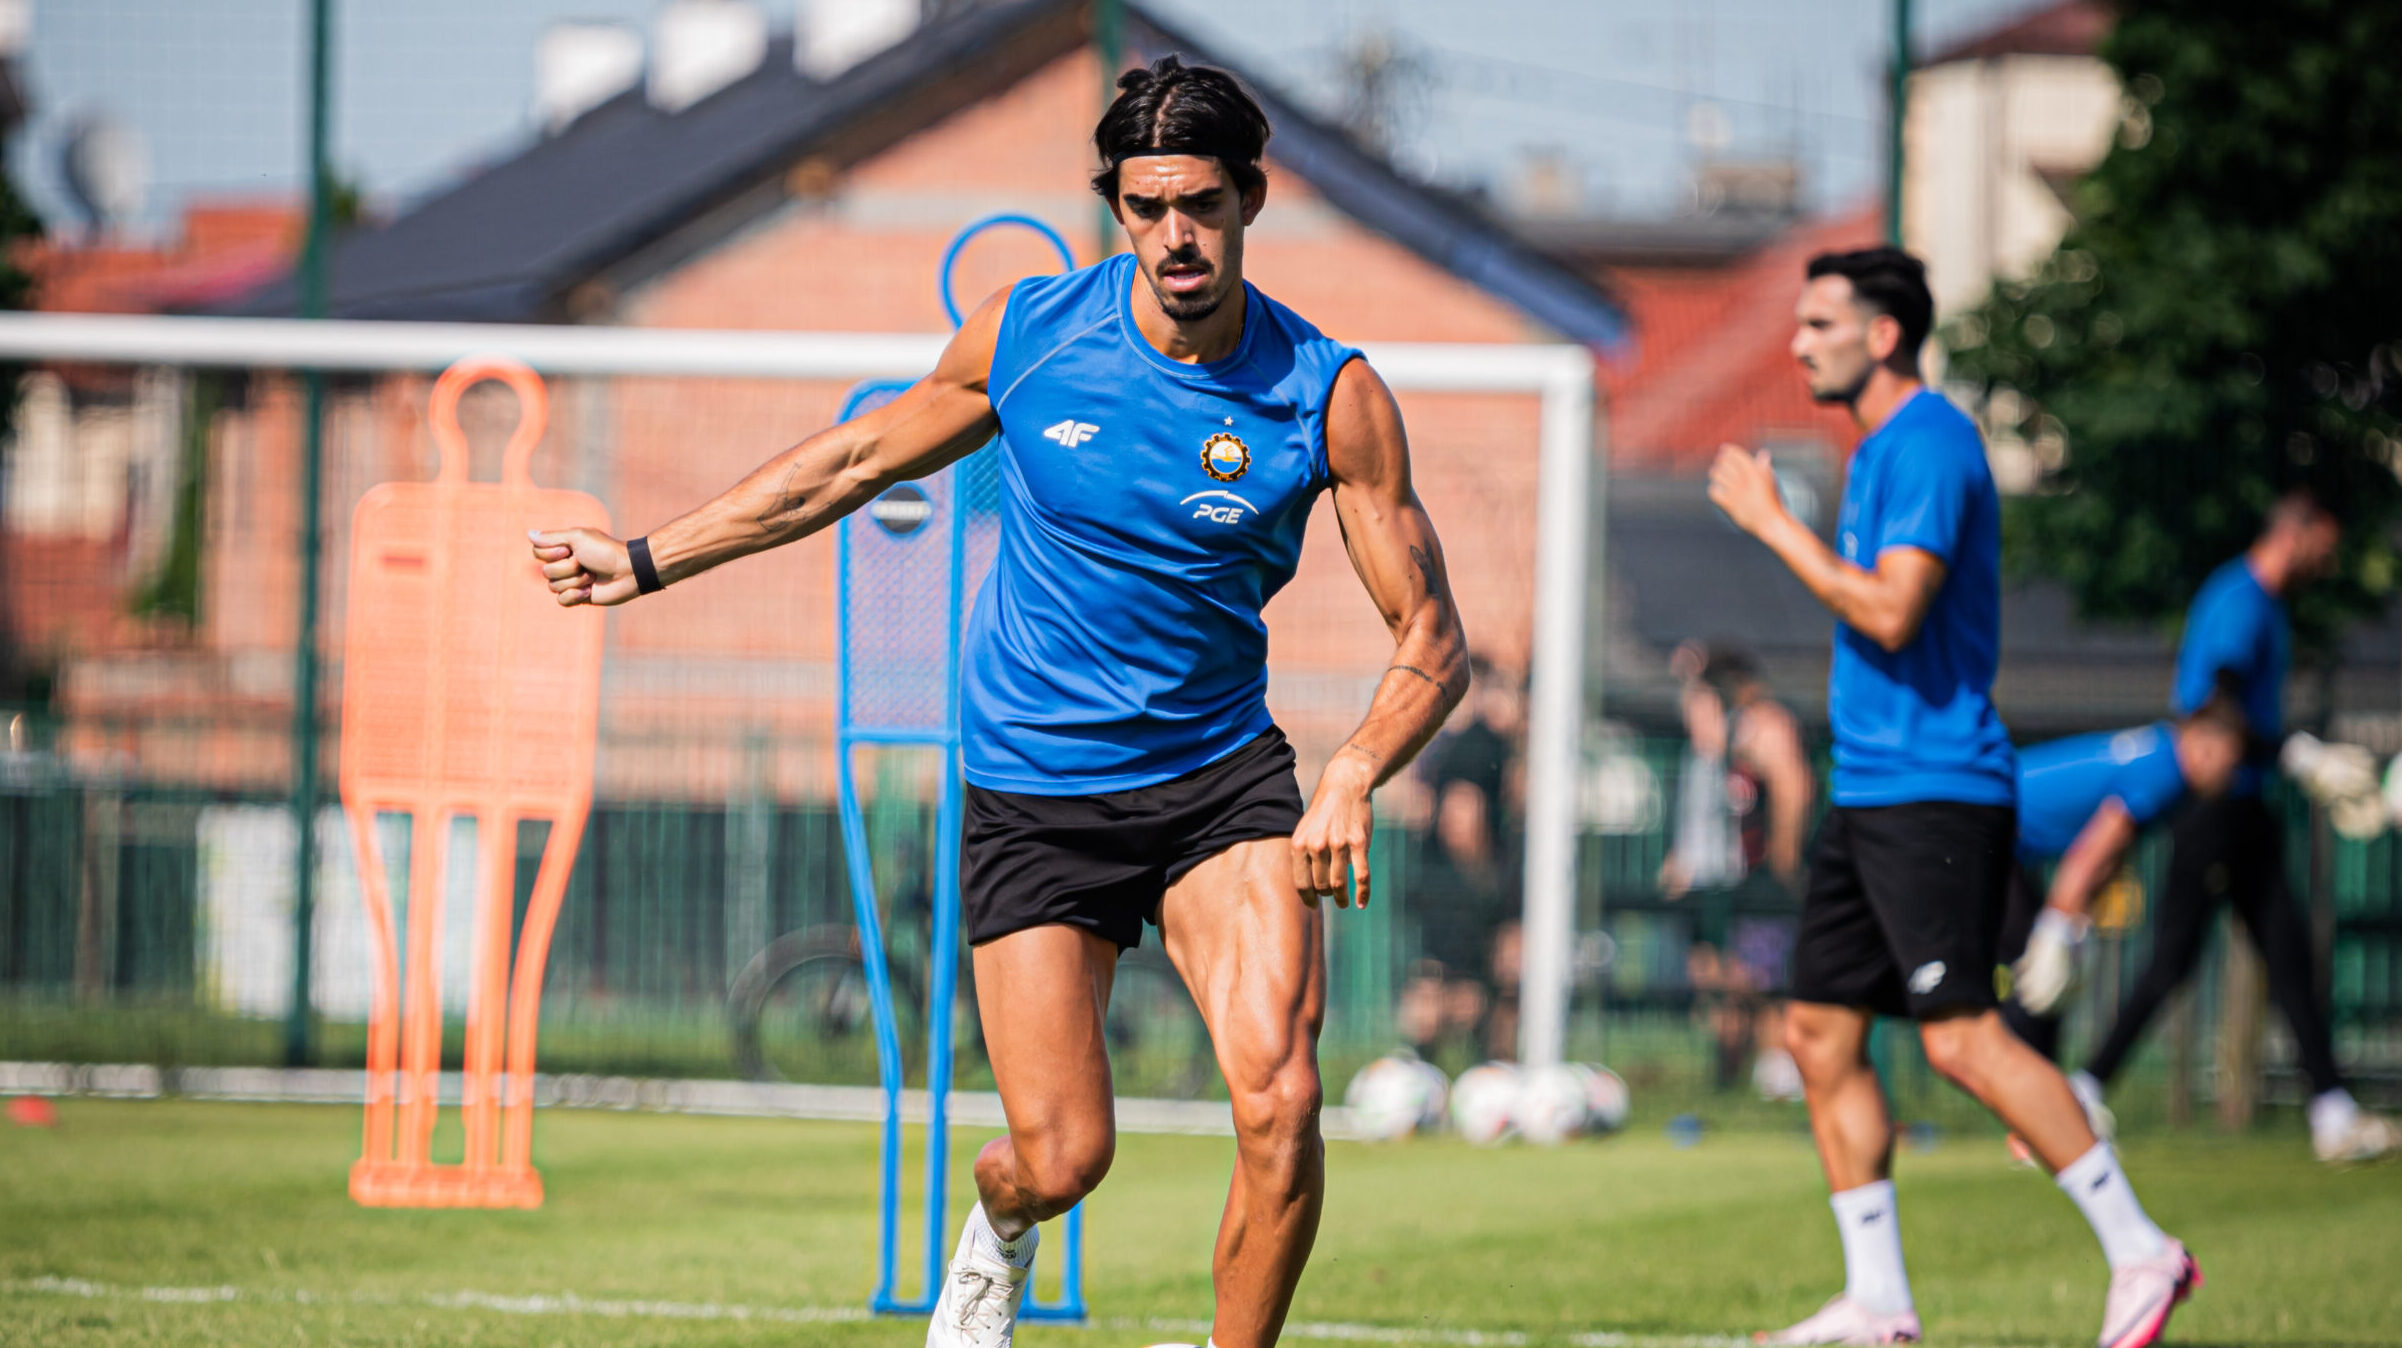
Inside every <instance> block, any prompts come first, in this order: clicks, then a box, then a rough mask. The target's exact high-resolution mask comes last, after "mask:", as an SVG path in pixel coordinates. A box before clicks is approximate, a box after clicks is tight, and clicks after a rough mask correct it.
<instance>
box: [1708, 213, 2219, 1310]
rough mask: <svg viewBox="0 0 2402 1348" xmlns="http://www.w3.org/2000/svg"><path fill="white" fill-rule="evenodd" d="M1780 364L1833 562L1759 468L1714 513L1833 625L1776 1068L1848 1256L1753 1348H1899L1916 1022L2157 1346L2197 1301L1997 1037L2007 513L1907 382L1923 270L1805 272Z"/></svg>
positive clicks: (1963, 442)
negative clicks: (1823, 476)
mask: <svg viewBox="0 0 2402 1348" xmlns="http://www.w3.org/2000/svg"><path fill="white" fill-rule="evenodd" d="M1806 277H1807V279H1806V281H1805V282H1804V285H1803V289H1802V295H1801V299H1800V302H1799V303H1798V304H1797V305H1796V306H1795V312H1794V319H1795V331H1794V335H1793V343H1792V351H1793V356H1794V359H1795V360H1796V361H1798V362H1799V363H1800V364H1801V366H1802V369H1803V370H1804V372H1805V374H1806V377H1807V379H1808V382H1809V386H1810V392H1811V394H1812V395H1813V396H1814V397H1816V398H1817V399H1818V400H1819V401H1820V402H1824V403H1834V404H1841V405H1843V406H1845V407H1847V408H1849V409H1850V411H1851V414H1852V419H1853V421H1854V422H1855V423H1856V424H1857V425H1858V426H1859V428H1860V430H1861V431H1862V432H1863V433H1864V437H1865V438H1863V439H1862V440H1861V442H1860V445H1859V448H1858V449H1857V450H1855V451H1854V452H1853V454H1852V458H1851V463H1850V466H1849V469H1848V471H1847V473H1846V478H1845V482H1844V488H1843V504H1842V510H1841V514H1840V516H1839V522H1838V525H1837V528H1836V536H1835V539H1834V545H1833V546H1831V547H1830V546H1829V545H1828V542H1827V541H1826V540H1824V539H1821V538H1820V537H1819V536H1818V534H1817V532H1816V531H1815V530H1814V529H1812V528H1811V527H1810V526H1809V525H1808V524H1806V523H1804V522H1803V521H1802V520H1800V519H1799V518H1797V517H1796V516H1795V515H1794V514H1793V513H1792V512H1791V511H1789V510H1788V509H1786V507H1785V503H1784V499H1783V495H1782V493H1781V491H1780V490H1779V488H1778V484H1777V478H1776V470H1775V467H1774V465H1773V464H1771V463H1770V462H1769V459H1768V455H1767V453H1766V452H1765V451H1760V452H1754V451H1751V450H1747V449H1744V448H1743V447H1742V446H1739V445H1728V446H1726V447H1724V448H1722V449H1721V450H1719V452H1718V458H1717V461H1716V462H1715V463H1713V464H1712V465H1711V468H1710V500H1711V501H1712V502H1713V503H1715V504H1716V505H1717V506H1718V507H1719V509H1721V510H1723V511H1725V512H1726V515H1727V518H1728V519H1729V520H1731V521H1732V522H1733V523H1734V524H1735V526H1736V527H1737V528H1740V529H1742V530H1743V531H1744V532H1745V533H1748V534H1750V535H1752V536H1753V537H1755V538H1757V539H1759V540H1760V541H1761V542H1762V543H1763V544H1765V545H1766V546H1767V547H1768V549H1769V550H1770V551H1771V552H1773V553H1775V554H1776V556H1777V558H1778V560H1779V561H1781V562H1783V563H1784V564H1785V565H1786V567H1787V568H1789V569H1790V570H1791V571H1792V572H1793V574H1794V576H1795V577H1796V578H1797V579H1799V580H1800V581H1801V582H1802V584H1803V585H1804V586H1806V587H1808V589H1809V591H1810V593H1811V594H1812V595H1813V596H1814V597H1816V598H1817V599H1818V601H1819V602H1820V603H1822V604H1824V605H1825V606H1826V607H1827V608H1828V609H1829V610H1830V611H1832V613H1833V614H1834V616H1835V618H1836V620H1837V621H1836V625H1835V641H1834V658H1833V661H1832V666H1831V668H1830V670H1829V673H1828V678H1827V719H1828V721H1829V722H1830V723H1831V724H1832V725H1833V727H1834V732H1835V775H1834V780H1833V785H1832V787H1831V790H1830V793H1829V794H1830V795H1831V796H1832V797H1833V805H1832V807H1831V808H1830V809H1829V810H1828V811H1827V814H1826V818H1825V820H1824V822H1823V823H1821V824H1820V826H1819V830H1818V837H1817V841H1816V842H1815V843H1814V844H1813V845H1812V847H1811V854H1810V882H1809V889H1808V892H1807V893H1806V894H1805V895H1804V897H1803V900H1802V917H1801V928H1800V933H1799V936H1798V938H1797V941H1796V944H1795V950H1794V959H1793V979H1792V990H1793V1002H1792V1005H1791V1007H1790V1008H1789V1009H1788V1012H1787V1016H1786V1025H1787V1031H1786V1040H1787V1045H1788V1047H1790V1048H1791V1049H1792V1050H1793V1056H1794V1059H1795V1061H1796V1062H1797V1063H1799V1065H1800V1066H1801V1070H1802V1082H1803V1085H1804V1088H1805V1090H1806V1092H1807V1095H1808V1099H1809V1106H1810V1127H1811V1131H1812V1133H1813V1135H1814V1136H1815V1138H1816V1141H1817V1144H1818V1154H1819V1160H1820V1163H1821V1164H1822V1165H1823V1166H1824V1168H1825V1172H1826V1178H1827V1185H1828V1188H1829V1189H1830V1190H1832V1195H1831V1198H1830V1206H1831V1207H1832V1208H1833V1209H1834V1215H1835V1223H1836V1230H1837V1232H1838V1233H1839V1235H1840V1236H1841V1238H1842V1242H1843V1256H1844V1260H1843V1262H1844V1287H1843V1290H1842V1291H1841V1292H1840V1293H1838V1294H1836V1295H1835V1296H1834V1297H1832V1298H1831V1299H1829V1300H1828V1302H1827V1303H1826V1305H1825V1306H1823V1307H1822V1308H1820V1310H1819V1311H1818V1313H1817V1314H1815V1315H1811V1316H1809V1317H1808V1318H1806V1319H1804V1320H1802V1321H1801V1322H1800V1323H1798V1324H1795V1325H1793V1326H1791V1327H1790V1328H1787V1329H1784V1330H1780V1331H1778V1332H1776V1333H1774V1334H1769V1335H1764V1336H1762V1337H1763V1340H1764V1341H1765V1342H1769V1343H1785V1344H1815V1343H1845V1344H1850V1343H1867V1344H1874V1343H1906V1342H1913V1341H1915V1340H1917V1339H1918V1338H1919V1336H1920V1327H1919V1320H1918V1313H1917V1309H1916V1307H1915V1305H1914V1303H1913V1301H1912V1298H1911V1293H1910V1281H1909V1276H1908V1274H1907V1272H1906V1270H1905V1269H1904V1266H1903V1261H1902V1246H1901V1233H1900V1229H1899V1228H1900V1222H1899V1217H1898V1213H1897V1209H1896V1198H1895V1193H1894V1188H1893V1181H1892V1173H1893V1140H1894V1135H1893V1119H1892V1115H1891V1114H1890V1113H1889V1112H1888V1111H1887V1109H1886V1105H1885V1097H1884V1092H1883V1089H1882V1083H1881V1082H1880V1081H1879V1080H1878V1076H1877V1071H1876V1067H1875V1065H1874V1064H1873V1063H1872V1062H1871V1061H1870V1059H1869V1054H1868V1035H1869V1030H1870V1027H1871V1026H1872V1025H1873V1024H1874V1021H1875V1017H1876V1016H1877V1015H1879V1014H1884V1015H1893V1016H1904V1015H1906V1016H1909V1017H1910V1018H1912V1019H1914V1020H1916V1021H1917V1022H1918V1035H1919V1042H1920V1043H1921V1044H1922V1045H1924V1047H1925V1049H1926V1056H1927V1061H1928V1063H1929V1064H1930V1065H1931V1066H1933V1067H1934V1068H1935V1070H1936V1071H1938V1072H1940V1073H1942V1074H1943V1076H1944V1077H1945V1078H1946V1079H1947V1080H1949V1081H1951V1082H1953V1083H1954V1084H1955V1085H1958V1086H1959V1087H1960V1088H1961V1089H1962V1090H1965V1091H1967V1092H1968V1093H1969V1094H1970V1095H1972V1096H1974V1097H1975V1098H1976V1099H1977V1100H1978V1101H1979V1102H1980V1103H1982V1104H1983V1105H1984V1106H1985V1107H1986V1108H1987V1109H1989V1110H1991V1111H1993V1113H1994V1114H1995V1115H1996V1116H1997V1117H1999V1118H2000V1119H2001V1120H2002V1121H2003V1122H2004V1123H2006V1124H2008V1125H2009V1126H2010V1127H2011V1128H2012V1129H2013V1130H2015V1131H2016V1132H2017V1133H2018V1134H2019V1135H2020V1136H2022V1137H2024V1138H2025V1139H2026V1140H2027V1143H2028V1145H2029V1146H2030V1147H2031V1148H2032V1149H2033V1150H2034V1152H2035V1153H2036V1155H2037V1156H2039V1157H2040V1158H2042V1160H2043V1163H2044V1164H2045V1165H2046V1166H2047V1167H2048V1168H2049V1169H2050V1170H2051V1171H2052V1173H2053V1176H2054V1178H2055V1180H2056V1181H2057V1183H2058V1185H2059V1187H2060V1190H2061V1192H2062V1193H2063V1194H2064V1195H2065V1196H2067V1197H2068V1198H2069V1199H2070V1200H2071V1201H2072V1202H2074V1203H2075V1204H2076V1205H2077V1208H2078V1210H2079V1212H2081V1213H2082V1214H2083V1215H2084V1217H2085V1219H2086V1221H2087V1223H2088V1224H2089V1225H2091V1226H2092V1228H2093V1232H2094V1235H2095V1237H2096V1238H2097V1239H2098V1240H2099V1241H2100V1243H2101V1246H2102V1255H2103V1258H2104V1260H2105V1261H2107V1263H2108V1264H2109V1266H2110V1287H2109V1291H2108V1294H2107V1296H2106V1298H2105V1300H2104V1303H2103V1310H2102V1332H2101V1334H2100V1336H2099V1339H2098V1342H2099V1344H2100V1345H2101V1348H2144V1345H2148V1344H2152V1343H2156V1342H2158V1341H2159V1338H2160V1335H2161V1333H2162V1332H2163V1331H2164V1330H2165V1329H2166V1327H2167V1324H2168V1318H2169V1315H2170V1313H2171V1312H2172V1311H2173V1310H2174V1309H2175V1308H2176V1307H2177V1305H2178V1304H2179V1303H2180V1302H2182V1301H2184V1300H2185V1298H2186V1296H2187V1295H2188V1293H2189V1292H2190V1291H2191V1290H2192V1289H2193V1288H2194V1286H2195V1285H2197V1284H2198V1282H2199V1281H2200V1270H2199V1269H2198V1268H2197V1267H2196V1266H2195V1263H2194V1260H2193V1257H2192V1256H2191V1255H2189V1254H2188V1253H2187V1252H2186V1250H2185V1247H2184V1246H2183V1245H2181V1244H2179V1243H2178V1242H2177V1241H2175V1240H2173V1239H2171V1238H2170V1237H2169V1236H2168V1235H2167V1234H2165V1233H2164V1232H2162V1231H2161V1229H2160V1228H2159V1227H2158V1226H2157V1225H2156V1224H2154V1223H2153V1221H2152V1219H2151V1218H2150V1217H2149V1216H2148V1215H2147V1214H2146V1213H2145V1212H2144V1210H2143V1205H2142V1204H2141V1203H2139V1202H2138V1201H2137V1200H2136V1197H2135V1191H2134V1189H2133V1188H2132V1186H2130V1185H2129V1183H2128V1182H2127V1177H2126V1175H2125V1173H2124V1172H2123V1171H2122V1170H2121V1169H2120V1167H2119V1163H2118V1156H2117V1153H2116V1152H2115V1151H2114V1150H2113V1149H2112V1148H2111V1146H2110V1144H2109V1143H2108V1142H2106V1141H2103V1140H2101V1139H2099V1138H2097V1137H2095V1136H2094V1133H2093V1130H2092V1128H2091V1126H2090V1125H2089V1124H2088V1123H2087V1122H2086V1119H2085V1115H2084V1111H2083V1110H2082V1109H2081V1108H2079V1106H2078V1103H2077V1097H2076V1096H2075V1095H2074V1094H2073V1093H2072V1092H2071V1091H2070V1089H2069V1086H2068V1082H2067V1081H2066V1080H2065V1079H2063V1078H2062V1076H2061V1075H2060V1071H2059V1069H2058V1068H2056V1067H2054V1066H2053V1065H2052V1064H2051V1062H2050V1061H2048V1060H2047V1059H2045V1058H2043V1057H2042V1056H2040V1055H2038V1054H2037V1053H2036V1052H2035V1051H2034V1050H2032V1049H2030V1048H2028V1047H2027V1046H2026V1044H2025V1043H2024V1042H2022V1041H2021V1040H2020V1039H2019V1038H2018V1036H2016V1035H2014V1034H2012V1033H2011V1032H2010V1029H2009V1027H2008V1026H2007V1025H2005V1024H2003V1023H2002V1018H2001V1013H2000V1008H1999V1006H1998V1003H1997V999H1996V997H1995V995H1994V979H1993V971H1994V945H1995V941H1996V939H1997V937H1998V936H1999V934H2000V928H2001V917H2002V905H2003V896H2004V893H2005V891H2006V889H2007V887H2008V883H2009V875H2010V866H2011V862H2012V859H2013V858H2012V852H2013V847H2014V844H2015V842H2016V840H2017V834H2018V818H2017V809H2016V805H2017V799H2018V775H2017V771H2016V764H2015V759H2014V755H2013V753H2012V749H2011V745H2010V737H2009V733H2008V731H2007V730H2005V729H2004V727H2003V725H2002V720H2001V715H2000V713H1999V712H1997V711H1996V710H1995V709H1994V705H1993V678H1994V674H1995V671H1996V669H1997V667H1998V666H1999V663H2000V657H2001V607H2002V594H2001V562H2002V557H2001V551H2002V540H2001V498H2000V495H1999V493H1998V492H1997V491H1996V490H1995V487H1994V482H1993V473H1992V469H1991V468H1990V467H1989V466H1988V463H1987V460H1986V456H1985V445H1984V441H1983V437H1982V436H1980V435H1979V434H1978V432H1977V427H1976V423H1975V422H1973V421H1971V420H1970V419H1969V418H1968V416H1967V415H1966V414H1965V413H1963V412H1961V411H1960V409H1958V408H1957V407H1954V406H1953V405H1952V404H1951V403H1950V402H1949V401H1947V400H1946V399H1945V398H1944V397H1943V395H1942V394H1940V393H1937V392H1935V391H1934V390H1933V389H1930V388H1928V387H1927V386H1926V384H1925V382H1924V380H1923V379H1922V378H1921V376H1920V374H1919V352H1920V350H1921V349H1922V348H1923V347H1924V346H1925V344H1926V340H1927V335H1928V333H1929V332H1930V330H1931V329H1932V328H1933V326H1934V315H1935V300H1934V296H1933V295H1932V294H1931V293H1930V292H1929V291H1928V289H1927V281H1926V266H1925V264H1924V263H1922V262H1920V261H1919V260H1918V259H1917V258H1915V257H1912V256H1910V255H1909V254H1908V253H1905V252H1903V251H1901V250H1900V249H1898V248H1871V249H1863V250H1861V251H1858V252H1851V253H1828V254H1822V255H1820V256H1818V257H1815V258H1812V259H1811V260H1810V262H1809V264H1808V267H1807V268H1806Z"/></svg>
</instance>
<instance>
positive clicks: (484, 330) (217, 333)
mask: <svg viewBox="0 0 2402 1348" xmlns="http://www.w3.org/2000/svg"><path fill="white" fill-rule="evenodd" d="M945 341H946V339H945V337H944V336H943V335H941V334H935V333H927V334H897V333H839V332H746V331H710V330H695V329H649V328H618V327H578V326H568V325H559V326H548V325H507V324H471V323H406V322H361V321H347V320H319V321H301V320H286V319H235V318H195V317H168V316H150V315H96V314H0V359H5V360H12V361H21V362H91V363H100V364H111V365H122V366H144V365H158V366H179V367H186V368H213V369H268V370H324V371H329V372H345V371H347V372H360V373H400V372H418V373H432V372H436V371H439V370H441V369H443V368H445V367H447V366H448V365H450V364H451V363H452V362H454V361H456V360H458V359H460V358H462V357H464V356H468V355H472V354H478V353H486V352H502V353H506V354H508V355H510V356H512V357H514V358H516V359H518V360H521V361H523V362H524V363H525V364H527V365H528V366H531V367H532V368H533V369H534V370H535V371H537V372H538V373H540V374H543V375H546V376H611V375H626V376H692V377H717V378H747V379H790V380H813V381H827V382H845V383H847V382H853V381H859V380H867V379H914V378H917V377H919V376H920V375H922V374H923V373H924V372H925V371H927V370H929V369H931V368H933V366H934V363H935V360H936V358H937V356H938V355H939V354H940V352H941V351H942V348H943V346H944V343H945ZM1361 350H1362V351H1363V352H1364V353H1365V354H1366V356H1367V358H1368V359H1369V361H1370V362H1371V363H1372V364H1373V365H1374V366H1375V367H1376V369H1377V371H1378V373H1379V374H1380V375H1382V376H1383V378H1384V380H1385V382H1386V383H1387V384H1388V385H1389V386H1391V387H1392V388H1393V389H1394V390H1395V391H1396V392H1397V393H1403V394H1407V393H1515V394H1522V395H1530V396H1533V397H1535V398H1537V399H1539V402H1540V407H1541V412H1540V430H1539V436H1538V439H1539V459H1540V463H1539V472H1540V483H1541V487H1540V491H1539V492H1538V502H1537V507H1536V519H1535V533H1536V537H1535V540H1534V553H1535V559H1536V564H1535V584H1534V591H1535V593H1534V595H1533V623H1532V640H1531V645H1530V652H1529V660H1528V664H1529V670H1528V674H1529V683H1528V693H1529V697H1528V716H1527V734H1526V780H1527V803H1526V821H1525V836H1526V848H1525V873H1524V904H1525V913H1524V920H1525V928H1524V935H1525V963H1524V967H1523V973H1522V978H1523V982H1522V985H1521V1028H1520V1052H1521V1057H1522V1058H1523V1059H1524V1061H1525V1062H1526V1063H1527V1064H1529V1065H1530V1066H1533V1065H1543V1064H1548V1063H1555V1062H1558V1061H1559V1060H1560V1059H1561V1058H1562V1057H1563V1056H1564V1053H1565V1049H1566V1039H1567V1021H1568V1006H1569V997H1570V991H1571V988H1570V972H1571V949H1572V946H1573V943H1574V941H1573V937H1574V933H1573V926H1574V920H1575V908H1576V893H1577V884H1576V852H1577V830H1578V817H1579V794H1580V793H1579V781H1580V777H1581V773H1580V770H1579V769H1580V763H1581V740H1582V734H1583V729H1584V720H1585V713H1586V710H1587V707H1586V698H1585V690H1584V687H1583V682H1584V669H1585V657H1584V648H1585V615H1586V612H1587V604H1586V595H1585V585H1586V577H1587V574H1588V571H1587V557H1588V554H1589V549H1590V547H1591V546H1592V545H1593V541H1594V540H1593V539H1591V538H1590V537H1589V533H1590V527H1591V523H1592V521H1594V520H1595V519H1597V518H1598V512H1596V511H1594V510H1593V509H1592V502H1593V500H1594V499H1595V497H1594V493H1593V490H1592V485H1593V483H1592V478H1591V473H1592V472H1593V470H1594V468H1595V467H1596V465H1597V464H1598V462H1599V461H1598V459H1597V457H1596V453H1595V449H1596V436H1597V431H1598V428H1599V427H1600V425H1601V423H1602V418H1601V416H1600V415H1599V410H1600V409H1599V408H1598V407H1597V405H1596V401H1595V388H1594V358H1593V355H1592V353H1591V352H1590V351H1588V350H1586V349H1585V348H1582V347H1577V346H1569V345H1541V344H1526V345H1512V344H1477V343H1457V344H1448V343H1392V342H1369V343H1363V344H1362V345H1361ZM1433 506H1434V509H1435V512H1436V516H1437V519H1438V521H1439V520H1440V518H1441V515H1442V510H1443V502H1442V501H1440V500H1437V501H1435V502H1433Z"/></svg>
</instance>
